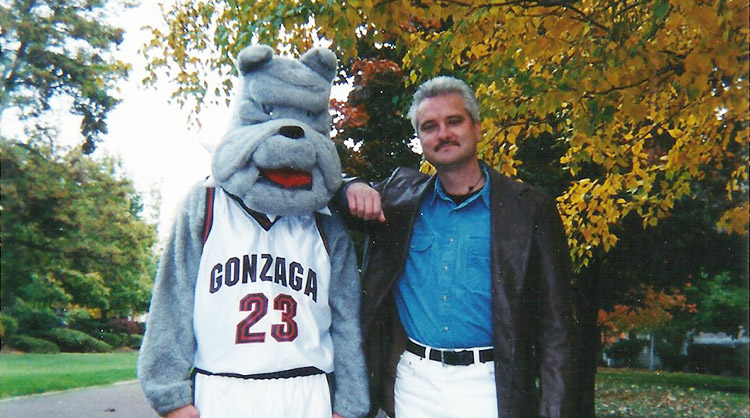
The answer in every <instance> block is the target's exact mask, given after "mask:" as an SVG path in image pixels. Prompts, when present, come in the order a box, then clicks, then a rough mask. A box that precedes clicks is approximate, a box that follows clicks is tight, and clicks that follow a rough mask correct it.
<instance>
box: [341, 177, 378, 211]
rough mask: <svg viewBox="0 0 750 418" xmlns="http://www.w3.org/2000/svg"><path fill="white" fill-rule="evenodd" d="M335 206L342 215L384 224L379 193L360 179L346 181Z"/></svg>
mask: <svg viewBox="0 0 750 418" xmlns="http://www.w3.org/2000/svg"><path fill="white" fill-rule="evenodd" d="M335 201H336V203H335V205H336V206H337V208H338V209H339V210H341V211H342V212H343V213H345V214H348V215H350V216H354V217H355V218H358V219H361V220H364V221H378V222H385V220H386V219H385V215H384V214H383V207H382V205H381V201H380V193H379V192H378V191H377V190H376V189H375V188H373V187H372V186H370V185H369V184H368V183H367V182H366V181H364V180H362V179H360V178H353V179H349V180H346V181H345V183H344V185H343V186H341V189H340V190H339V192H338V193H337V195H336V199H335Z"/></svg>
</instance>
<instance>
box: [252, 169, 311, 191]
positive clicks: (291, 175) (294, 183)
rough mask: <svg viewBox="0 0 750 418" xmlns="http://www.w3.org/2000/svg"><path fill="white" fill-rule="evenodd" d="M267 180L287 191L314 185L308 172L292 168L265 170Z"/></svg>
mask: <svg viewBox="0 0 750 418" xmlns="http://www.w3.org/2000/svg"><path fill="white" fill-rule="evenodd" d="M263 173H264V174H265V176H266V178H267V179H269V180H271V181H272V182H274V183H276V184H278V185H280V186H281V187H283V188H285V189H291V188H293V187H306V186H310V185H311V184H312V176H311V175H310V173H309V172H307V171H302V170H294V169H291V168H274V169H268V170H264V171H263Z"/></svg>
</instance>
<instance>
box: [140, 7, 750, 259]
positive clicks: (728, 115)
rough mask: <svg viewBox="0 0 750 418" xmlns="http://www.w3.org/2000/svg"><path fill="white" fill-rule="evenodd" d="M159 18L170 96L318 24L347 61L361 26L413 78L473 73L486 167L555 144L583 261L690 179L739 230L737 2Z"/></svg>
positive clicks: (742, 142) (159, 47) (744, 65)
mask: <svg viewBox="0 0 750 418" xmlns="http://www.w3.org/2000/svg"><path fill="white" fill-rule="evenodd" d="M165 17H166V21H167V25H168V31H167V32H162V31H160V30H158V29H153V40H152V42H151V43H150V45H149V48H148V50H147V55H148V56H149V57H150V59H151V65H150V68H151V71H152V77H151V80H152V81H153V80H155V78H156V77H157V72H158V71H159V70H160V69H161V68H167V69H168V70H169V71H170V72H171V74H172V77H173V78H174V80H176V81H177V82H178V90H177V91H176V92H175V95H176V97H177V98H178V100H181V101H188V100H195V104H196V107H199V106H200V103H201V102H202V100H203V99H204V97H205V95H206V94H207V92H208V84H207V83H208V82H207V81H206V80H208V79H209V77H208V75H209V74H211V75H213V76H218V77H220V78H221V79H225V80H227V81H226V82H225V83H224V85H223V86H222V87H223V89H224V91H225V92H226V91H228V88H229V86H230V82H229V81H228V77H227V75H228V74H229V73H230V72H231V57H232V56H236V54H237V52H238V51H239V49H240V48H242V47H243V46H245V45H247V44H249V43H250V42H251V41H254V40H257V41H260V42H265V43H270V44H274V45H275V44H277V42H283V44H284V45H286V46H287V49H288V50H289V51H290V52H295V53H296V52H298V51H300V50H305V49H307V48H308V47H309V46H310V45H312V43H313V40H314V38H315V37H316V36H318V37H323V38H325V39H327V40H329V41H331V42H332V48H334V49H335V50H336V51H337V53H338V55H339V56H340V57H341V58H342V60H343V61H344V62H349V60H352V59H354V58H355V57H357V39H358V38H367V39H368V40H370V41H372V42H373V43H374V44H383V45H394V46H396V47H398V48H401V49H402V50H404V51H406V53H405V56H404V59H403V63H402V65H401V67H402V70H403V71H404V74H405V75H406V77H407V79H408V81H409V83H412V84H417V83H419V82H421V81H424V80H426V79H428V78H431V77H432V76H434V75H436V74H444V73H447V74H455V75H458V76H460V77H462V78H464V79H466V80H467V81H469V82H470V83H471V85H472V86H473V87H474V88H475V89H476V91H477V93H478V96H479V97H478V98H479V101H480V106H481V110H482V113H483V117H484V120H483V124H482V127H483V131H484V132H485V141H484V143H483V144H481V154H482V157H483V158H484V159H485V160H486V161H488V162H489V163H490V164H491V165H493V166H496V167H498V168H499V169H500V170H501V171H502V172H504V173H507V174H516V173H518V172H519V170H521V168H522V165H523V162H522V161H521V160H520V159H519V158H518V155H517V153H518V149H519V146H520V145H521V144H523V143H524V142H525V141H537V140H538V139H539V138H540V137H542V136H544V135H543V134H546V135H548V137H549V138H551V139H552V140H553V141H555V144H556V145H559V146H557V147H555V148H556V149H557V150H559V151H560V152H561V153H562V155H561V156H560V157H559V159H558V160H557V161H556V162H555V164H556V166H557V167H558V169H559V170H561V171H563V172H565V173H567V175H568V176H569V177H570V182H569V184H568V185H567V187H566V188H565V190H564V191H563V192H562V193H561V194H560V196H559V199H558V203H559V207H560V211H561V214H562V216H563V220H564V223H565V226H566V229H567V232H568V237H569V243H570V246H571V255H572V257H573V259H574V261H575V264H576V266H577V267H581V266H586V265H588V263H589V261H590V260H591V259H592V257H596V256H597V252H600V251H601V252H606V251H609V250H610V249H611V248H613V247H614V246H615V245H616V243H617V242H618V235H617V231H616V229H617V226H618V225H619V224H620V223H621V222H622V220H623V219H624V218H625V217H626V216H627V215H629V214H631V213H634V214H637V216H638V217H639V218H640V220H641V224H642V226H643V227H646V226H654V225H656V224H657V223H658V222H659V221H660V220H662V219H664V218H665V217H667V216H668V214H669V213H670V211H671V209H672V208H673V206H674V204H675V202H676V201H678V200H680V199H682V198H684V197H685V196H688V195H690V194H691V193H692V192H693V189H692V187H693V185H694V184H695V182H696V181H706V180H714V181H721V182H722V183H723V189H724V199H723V200H722V201H721V202H717V203H718V204H719V205H721V207H722V211H721V213H722V215H721V216H720V217H719V219H718V220H717V221H718V226H719V227H721V228H723V229H724V230H726V231H728V232H739V233H747V230H748V222H747V220H748V215H747V212H748V210H747V208H748V196H747V180H748V152H747V142H748V141H747V140H748V113H747V108H748V105H749V98H748V95H747V91H748V87H750V84H749V83H750V77H749V76H748V75H749V74H748V73H749V72H750V71H749V69H748V68H749V61H748V60H747V50H748V45H749V42H748V40H749V39H750V38H749V36H748V31H747V22H748V8H747V6H746V4H745V2H742V1H737V0H721V1H718V0H717V1H712V2H699V1H693V0H691V1H687V2H676V1H671V2H670V1H667V0H648V1H625V2H623V1H615V0H585V1H583V2H537V1H525V0H522V1H514V2H500V3H497V2H494V3H493V2H483V1H482V2H457V1H432V0H428V1H404V2H376V1H372V0H354V1H329V2H313V1H309V0H306V1H299V2H282V1H278V0H268V1H259V2H254V1H239V2H235V1H232V2H228V1H222V0H192V1H184V2H179V3H176V4H175V5H174V6H173V7H172V8H171V9H169V10H168V11H167V12H166V13H165ZM206 51H211V53H206ZM216 93H218V94H220V95H221V94H222V89H221V88H217V91H216Z"/></svg>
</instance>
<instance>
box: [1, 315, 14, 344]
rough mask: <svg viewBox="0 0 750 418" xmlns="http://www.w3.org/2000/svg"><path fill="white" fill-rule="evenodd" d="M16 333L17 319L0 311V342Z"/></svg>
mask: <svg viewBox="0 0 750 418" xmlns="http://www.w3.org/2000/svg"><path fill="white" fill-rule="evenodd" d="M17 334H18V320H16V318H13V317H12V316H9V315H4V314H1V313H0V344H2V343H3V342H4V341H7V340H9V339H12V338H13V337H15V336H16V335H17Z"/></svg>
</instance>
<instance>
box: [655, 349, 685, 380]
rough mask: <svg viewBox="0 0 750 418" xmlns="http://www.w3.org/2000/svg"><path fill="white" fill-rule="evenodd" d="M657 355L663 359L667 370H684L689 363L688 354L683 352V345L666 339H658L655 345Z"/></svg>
mask: <svg viewBox="0 0 750 418" xmlns="http://www.w3.org/2000/svg"><path fill="white" fill-rule="evenodd" d="M654 351H655V352H656V355H657V356H659V358H660V359H661V362H662V364H663V365H664V368H665V369H666V370H669V371H671V372H677V371H684V370H685V366H686V365H687V355H685V354H682V347H681V346H678V345H677V344H672V343H669V342H666V341H658V342H657V343H656V347H654Z"/></svg>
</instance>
